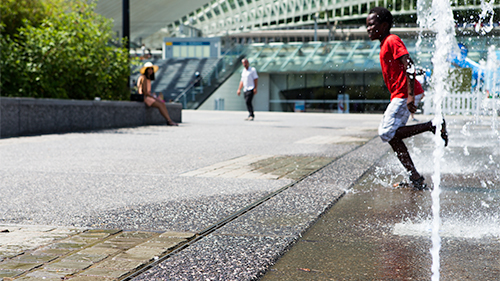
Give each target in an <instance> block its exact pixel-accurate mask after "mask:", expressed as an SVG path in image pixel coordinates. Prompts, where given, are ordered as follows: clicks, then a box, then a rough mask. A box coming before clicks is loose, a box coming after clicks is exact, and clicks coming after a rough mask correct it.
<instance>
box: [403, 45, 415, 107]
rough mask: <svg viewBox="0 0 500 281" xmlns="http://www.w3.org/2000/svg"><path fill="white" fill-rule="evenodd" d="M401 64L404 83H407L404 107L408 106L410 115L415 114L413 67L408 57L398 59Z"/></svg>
mask: <svg viewBox="0 0 500 281" xmlns="http://www.w3.org/2000/svg"><path fill="white" fill-rule="evenodd" d="M399 60H400V61H401V63H402V64H403V66H404V69H405V70H406V72H405V73H406V81H407V82H408V100H407V101H406V105H407V106H408V110H409V111H410V112H411V113H415V112H416V111H417V106H415V93H414V90H415V65H414V64H413V61H412V59H411V57H410V55H404V56H402V57H400V58H399Z"/></svg>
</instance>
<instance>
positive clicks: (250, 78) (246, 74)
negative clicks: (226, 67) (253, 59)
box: [241, 67, 259, 92]
mask: <svg viewBox="0 0 500 281" xmlns="http://www.w3.org/2000/svg"><path fill="white" fill-rule="evenodd" d="M257 78H259V76H258V75H257V70H255V67H249V68H248V69H246V68H244V67H243V72H241V81H242V82H243V91H244V92H247V91H251V90H253V89H254V88H255V83H254V79H257Z"/></svg>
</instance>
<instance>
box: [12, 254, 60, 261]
mask: <svg viewBox="0 0 500 281" xmlns="http://www.w3.org/2000/svg"><path fill="white" fill-rule="evenodd" d="M57 258H58V256H56V255H30V254H24V255H20V256H18V257H15V258H13V259H12V261H17V262H50V261H52V260H55V259H57Z"/></svg>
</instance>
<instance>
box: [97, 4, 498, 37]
mask: <svg viewBox="0 0 500 281" xmlns="http://www.w3.org/2000/svg"><path fill="white" fill-rule="evenodd" d="M122 1H123V0H98V2H97V7H96V11H97V12H98V13H100V14H102V15H104V16H106V17H108V18H113V19H114V21H115V27H114V30H115V31H116V32H117V34H119V35H120V34H121V32H122V30H121V28H122ZM129 1H130V37H131V38H130V39H131V42H134V43H137V44H138V43H140V42H146V44H148V43H151V44H152V42H155V43H154V44H161V42H162V39H163V37H175V36H178V37H183V36H187V33H188V32H189V31H193V30H196V31H199V32H201V34H202V36H205V37H210V36H224V35H231V34H238V33H248V32H255V31H257V32H258V31H262V30H273V29H286V28H295V27H299V26H311V25H313V24H314V23H315V22H316V23H319V24H321V25H323V26H325V25H326V27H327V28H330V27H332V26H334V25H335V24H336V23H339V22H342V21H348V20H354V19H363V18H365V17H366V16H367V13H368V11H369V10H370V8H371V7H374V6H377V5H379V6H384V7H387V8H388V9H389V10H391V12H392V13H393V15H415V16H416V15H417V7H416V3H417V1H420V0H375V1H374V0H210V1H207V0H189V1H185V0H184V1H183V0H147V1H134V0H129ZM486 1H487V0H482V1H481V0H469V1H460V0H451V2H452V9H453V10H473V9H475V10H478V9H481V7H482V6H484V3H485V2H486ZM483 2H484V3H483ZM495 2H497V3H495ZM489 5H491V7H492V8H500V3H498V1H491V2H490V3H489Z"/></svg>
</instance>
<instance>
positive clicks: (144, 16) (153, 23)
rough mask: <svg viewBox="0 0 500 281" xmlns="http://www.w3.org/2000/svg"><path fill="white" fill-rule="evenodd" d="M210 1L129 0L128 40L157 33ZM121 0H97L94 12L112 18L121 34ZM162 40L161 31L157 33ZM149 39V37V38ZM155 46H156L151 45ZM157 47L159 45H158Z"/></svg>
mask: <svg viewBox="0 0 500 281" xmlns="http://www.w3.org/2000/svg"><path fill="white" fill-rule="evenodd" d="M208 2H210V1H209V0H189V1H186V0H147V1H138V0H129V5H130V9H129V10H130V11H129V12H130V39H131V40H130V41H131V42H135V43H139V41H140V39H139V38H142V40H143V41H144V39H146V38H148V37H150V36H152V35H154V34H155V33H158V32H159V31H160V30H161V29H162V28H165V27H167V25H169V24H172V23H173V22H174V21H176V20H178V19H179V18H180V17H181V15H184V14H188V13H190V12H192V11H193V10H194V9H196V8H198V7H201V6H203V5H204V4H206V3H208ZM122 3H123V0H98V2H97V6H96V12H97V13H99V14H101V15H103V16H105V17H107V18H112V19H113V20H114V27H113V30H114V31H115V32H117V33H118V34H119V36H120V37H121V35H122ZM158 36H159V37H160V40H159V42H162V39H163V37H164V35H163V33H161V31H160V34H159V35H158ZM149 39H151V38H149ZM153 47H156V46H153ZM158 47H159V46H158Z"/></svg>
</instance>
